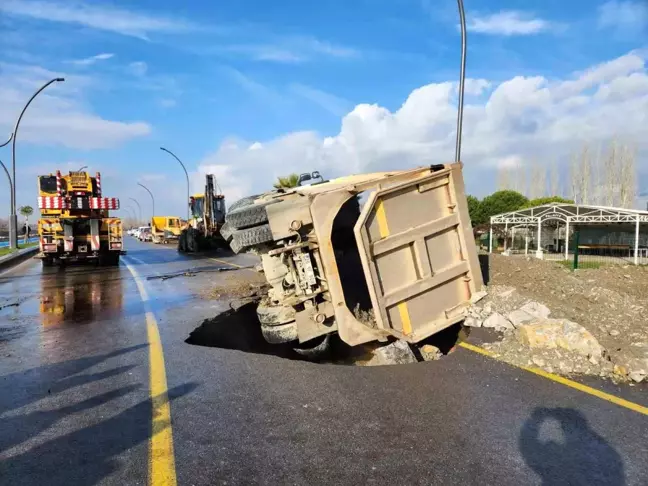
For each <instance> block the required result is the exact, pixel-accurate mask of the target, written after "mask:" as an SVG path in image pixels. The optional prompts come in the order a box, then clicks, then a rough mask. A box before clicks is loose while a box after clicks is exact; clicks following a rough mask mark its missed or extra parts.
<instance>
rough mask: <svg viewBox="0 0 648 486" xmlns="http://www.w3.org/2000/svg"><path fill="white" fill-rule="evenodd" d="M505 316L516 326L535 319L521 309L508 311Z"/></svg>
mask: <svg viewBox="0 0 648 486" xmlns="http://www.w3.org/2000/svg"><path fill="white" fill-rule="evenodd" d="M506 317H507V318H508V320H509V321H511V323H513V326H515V327H516V328H517V327H520V326H521V325H522V324H527V323H530V322H533V321H535V320H536V318H535V317H534V316H532V315H531V314H529V313H527V312H524V311H523V310H522V309H516V310H514V311H513V312H509V313H508V314H507V315H506Z"/></svg>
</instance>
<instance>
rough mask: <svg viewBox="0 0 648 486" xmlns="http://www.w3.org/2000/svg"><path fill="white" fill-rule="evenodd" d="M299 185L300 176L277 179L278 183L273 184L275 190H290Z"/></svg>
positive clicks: (291, 175)
mask: <svg viewBox="0 0 648 486" xmlns="http://www.w3.org/2000/svg"><path fill="white" fill-rule="evenodd" d="M298 185H299V174H295V173H293V174H289V175H287V176H285V177H277V182H275V183H274V184H273V186H274V187H275V189H290V188H291V187H297V186H298Z"/></svg>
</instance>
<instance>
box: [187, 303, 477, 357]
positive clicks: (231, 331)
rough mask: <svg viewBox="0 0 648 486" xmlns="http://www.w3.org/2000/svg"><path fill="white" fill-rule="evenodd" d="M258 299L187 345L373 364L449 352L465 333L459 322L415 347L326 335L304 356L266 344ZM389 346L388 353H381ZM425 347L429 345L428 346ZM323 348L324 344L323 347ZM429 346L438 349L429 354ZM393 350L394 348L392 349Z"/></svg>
mask: <svg viewBox="0 0 648 486" xmlns="http://www.w3.org/2000/svg"><path fill="white" fill-rule="evenodd" d="M256 307H257V302H256V301H252V302H247V303H244V304H243V305H240V306H238V307H235V308H232V309H230V310H228V311H225V312H223V313H221V314H218V315H217V316H215V317H213V318H210V319H205V320H204V321H203V322H202V323H201V324H200V325H199V326H198V327H196V328H195V329H194V330H193V331H192V332H191V334H190V335H189V337H188V338H187V339H186V340H185V342H186V343H187V344H192V345H197V346H207V347H214V348H221V349H231V350H238V351H242V352H245V353H252V354H265V355H270V356H275V357H279V358H283V359H290V360H295V361H309V362H313V363H320V364H334V365H350V366H376V365H395V364H407V363H415V362H420V361H429V360H435V359H439V358H442V357H443V356H445V355H448V354H450V353H451V352H452V351H454V349H455V348H456V346H457V344H458V343H459V342H460V341H461V340H464V339H465V338H466V337H467V335H466V331H465V330H464V328H463V327H462V326H461V324H455V325H454V326H451V327H449V328H447V329H445V330H443V331H441V332H439V333H436V334H435V335H434V336H431V337H429V338H427V339H425V340H424V341H422V342H420V343H418V344H417V345H416V346H407V345H406V344H405V343H403V342H401V346H395V344H396V343H395V342H391V343H378V342H374V343H367V344H363V345H359V346H354V347H351V346H348V345H347V344H345V343H343V342H342V341H341V340H340V339H339V337H338V336H337V334H333V335H330V336H329V337H328V338H327V346H326V347H325V348H326V349H323V350H322V351H321V352H319V353H317V354H315V353H311V354H309V355H307V356H305V355H304V354H303V353H300V352H298V351H296V350H295V349H293V345H292V344H291V343H284V344H271V343H268V342H267V341H266V340H265V339H264V337H263V334H262V333H261V326H260V323H259V320H258V318H257V314H256ZM388 346H391V349H390V350H389V352H384V350H385V349H387V347H388ZM426 346H432V347H433V348H429V347H426ZM322 347H323V346H322ZM429 349H435V350H438V352H437V353H436V355H435V356H433V357H430V353H429V352H428V351H427V350H429ZM393 350H395V351H393Z"/></svg>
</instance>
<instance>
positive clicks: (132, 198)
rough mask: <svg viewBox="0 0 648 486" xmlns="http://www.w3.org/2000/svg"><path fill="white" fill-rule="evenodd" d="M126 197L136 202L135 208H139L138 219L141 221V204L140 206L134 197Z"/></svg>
mask: <svg viewBox="0 0 648 486" xmlns="http://www.w3.org/2000/svg"><path fill="white" fill-rule="evenodd" d="M128 199H130V200H131V201H133V202H134V203H135V204H137V209H139V219H140V222H142V206H140V203H139V202H138V201H137V199H135V198H134V197H129V198H128Z"/></svg>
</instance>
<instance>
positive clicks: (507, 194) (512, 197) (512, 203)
mask: <svg viewBox="0 0 648 486" xmlns="http://www.w3.org/2000/svg"><path fill="white" fill-rule="evenodd" d="M527 202H529V200H528V199H527V198H526V197H524V196H523V195H522V194H520V193H519V192H515V191H497V192H494V193H493V194H491V195H490V196H486V197H485V198H484V199H482V201H481V203H479V213H478V214H479V217H480V220H481V222H483V223H487V222H489V221H490V218H491V216H495V215H496V214H501V213H508V212H509V211H515V210H517V209H520V208H522V207H523V206H524V205H525V204H526V203H527Z"/></svg>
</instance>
